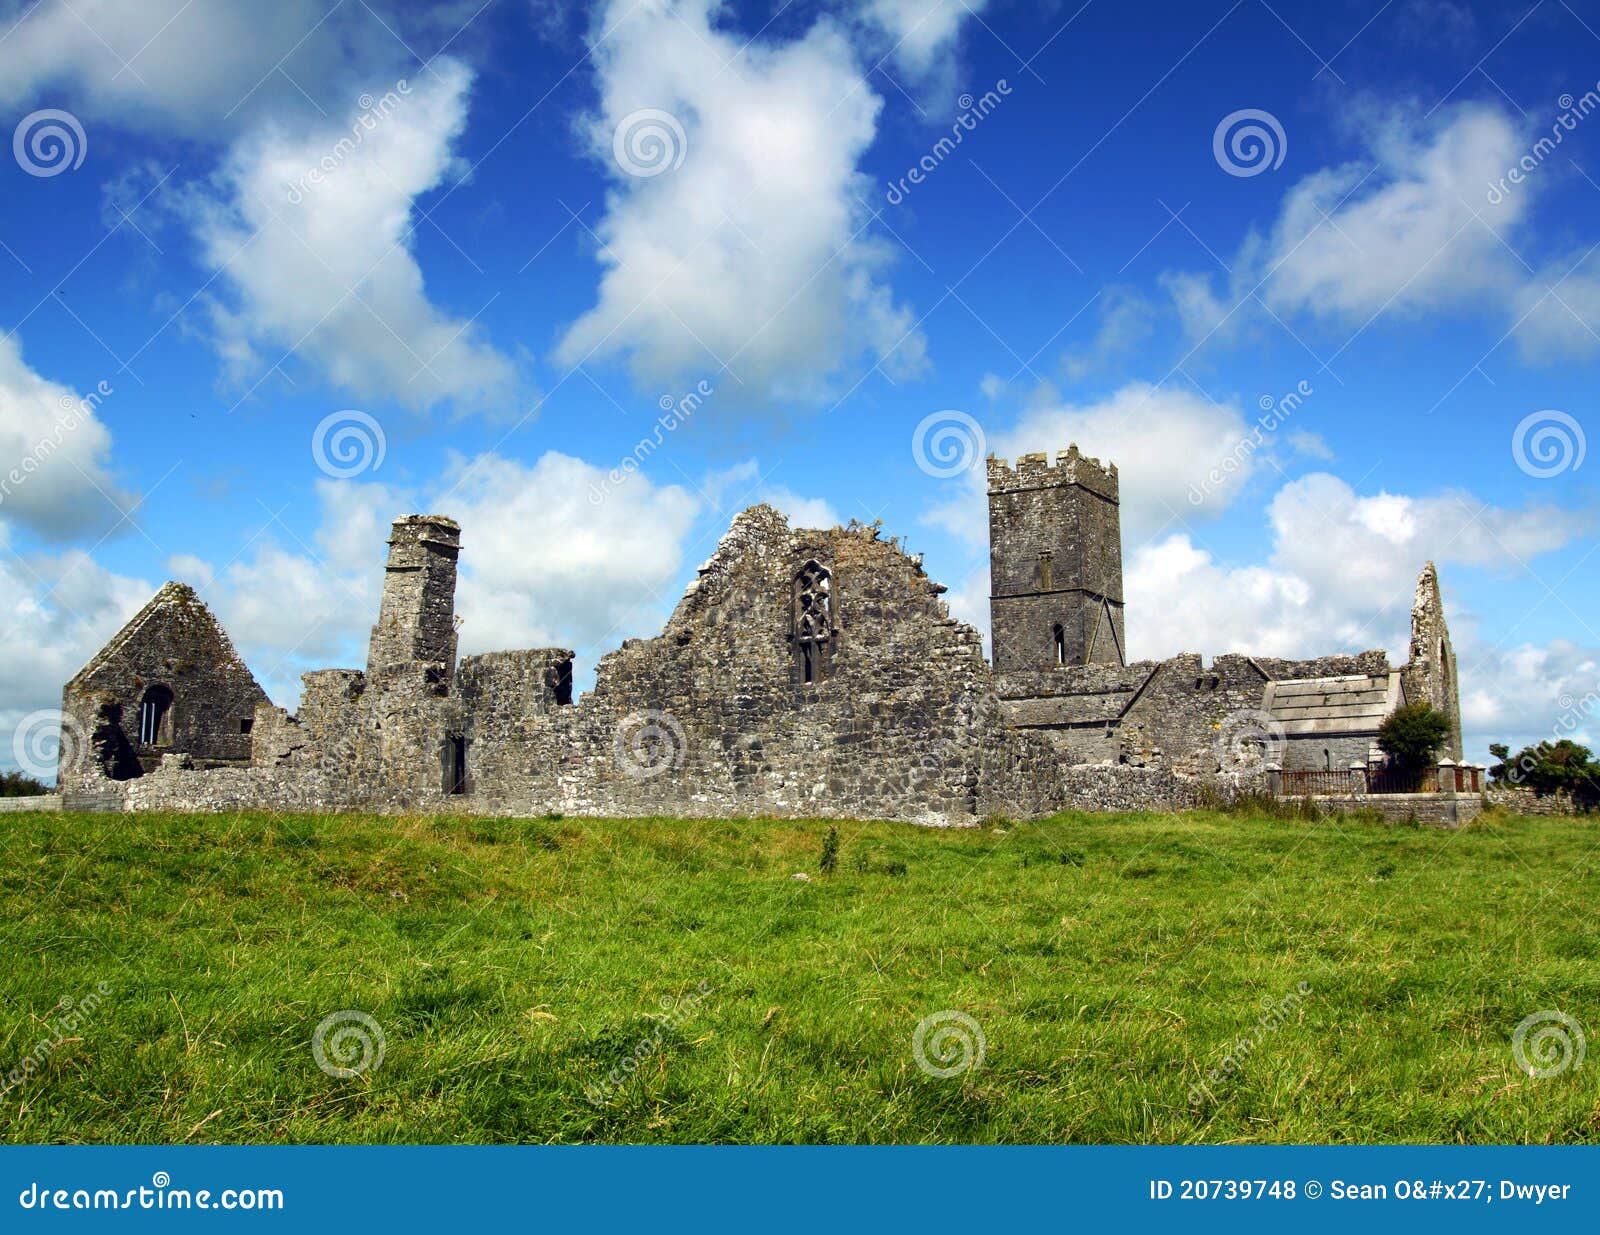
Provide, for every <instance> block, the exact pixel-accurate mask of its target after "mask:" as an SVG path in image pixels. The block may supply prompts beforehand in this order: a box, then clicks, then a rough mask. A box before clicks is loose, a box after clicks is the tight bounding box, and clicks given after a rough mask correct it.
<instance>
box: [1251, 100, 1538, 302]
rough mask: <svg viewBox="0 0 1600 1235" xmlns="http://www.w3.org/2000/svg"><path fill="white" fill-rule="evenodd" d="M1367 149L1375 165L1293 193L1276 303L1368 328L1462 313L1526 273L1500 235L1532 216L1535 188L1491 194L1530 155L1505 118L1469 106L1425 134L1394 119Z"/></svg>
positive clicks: (1279, 230) (1281, 244)
mask: <svg viewBox="0 0 1600 1235" xmlns="http://www.w3.org/2000/svg"><path fill="white" fill-rule="evenodd" d="M1370 144H1371V151H1372V159H1371V160H1369V161H1366V162H1364V163H1350V164H1346V165H1345V166H1343V167H1335V168H1328V169H1325V170H1322V171H1319V172H1316V173H1314V174H1313V175H1310V176H1308V177H1306V178H1305V179H1304V180H1301V181H1300V182H1299V183H1298V184H1296V185H1295V186H1294V188H1293V189H1291V190H1290V192H1289V194H1288V196H1287V197H1286V198H1285V201H1284V205H1283V209H1282V211H1281V212H1280V214H1279V216H1278V220H1277V223H1276V225H1275V226H1274V228H1273V231H1272V236H1271V238H1270V241H1269V243H1268V244H1267V247H1266V251H1265V253H1264V254H1263V260H1264V261H1265V262H1266V263H1267V265H1268V269H1269V270H1270V275H1269V277H1268V279H1267V286H1266V289H1265V294H1266V298H1267V300H1268V302H1269V303H1271V304H1272V305H1273V306H1274V307H1276V308H1279V309H1285V310H1298V311H1305V312H1310V313H1315V314H1320V315H1323V316H1327V317H1335V318H1338V319H1340V320H1343V321H1347V322H1351V321H1353V322H1356V323H1359V322H1361V321H1362V320H1364V319H1365V318H1368V317H1370V316H1372V315H1373V314H1375V313H1378V312H1379V311H1382V310H1388V311H1391V312H1401V313H1404V312H1417V311H1424V310H1437V309H1441V308H1444V309H1454V308H1459V307H1461V306H1463V305H1469V304H1472V303H1473V302H1474V301H1475V300H1476V299H1477V298H1478V297H1481V296H1483V295H1484V294H1485V293H1492V292H1498V291H1501V290H1503V289H1504V288H1505V287H1506V285H1507V283H1508V281H1511V280H1514V279H1515V278H1516V277H1517V273H1516V272H1517V269H1518V268H1519V263H1518V262H1517V259H1516V257H1515V256H1513V255H1512V253H1510V252H1508V251H1507V249H1506V248H1505V246H1504V245H1503V244H1502V243H1501V240H1500V239H1499V237H1500V236H1508V235H1510V234H1511V233H1512V232H1513V231H1514V230H1515V229H1516V227H1517V226H1518V224H1520V223H1521V222H1522V221H1523V220H1524V219H1526V218H1527V216H1528V213H1529V206H1530V203H1531V196H1532V195H1531V192H1520V193H1512V194H1508V195H1501V198H1500V201H1499V202H1498V203H1494V202H1491V201H1490V200H1489V199H1488V197H1487V195H1486V192H1485V186H1486V185H1488V184H1490V183H1492V182H1493V181H1495V180H1497V179H1498V178H1499V177H1500V176H1501V175H1503V174H1504V172H1505V169H1506V168H1507V167H1509V166H1510V165H1511V164H1512V163H1513V162H1515V160H1516V159H1517V158H1518V156H1519V155H1521V153H1522V149H1523V138H1522V136H1521V134H1520V133H1519V132H1518V129H1517V127H1516V126H1515V125H1513V124H1512V122H1511V121H1510V120H1509V119H1508V118H1507V117H1506V116H1505V114H1504V113H1502V112H1501V111H1500V110H1499V109H1498V108H1494V107H1488V106H1479V105H1468V106H1463V107H1461V108H1458V109H1457V110H1456V111H1454V112H1453V113H1450V114H1449V118H1448V120H1446V122H1445V123H1443V124H1442V125H1441V126H1439V127H1438V128H1436V129H1432V130H1428V131H1418V128H1417V125H1416V123H1415V122H1413V121H1411V120H1410V119H1409V118H1408V117H1406V116H1404V115H1395V116H1391V117H1387V118H1385V119H1384V120H1382V121H1379V122H1377V123H1376V125H1375V126H1374V128H1373V130H1372V132H1371V135H1370ZM1374 163H1375V164H1376V167H1375V168H1374V166H1373V165H1374Z"/></svg>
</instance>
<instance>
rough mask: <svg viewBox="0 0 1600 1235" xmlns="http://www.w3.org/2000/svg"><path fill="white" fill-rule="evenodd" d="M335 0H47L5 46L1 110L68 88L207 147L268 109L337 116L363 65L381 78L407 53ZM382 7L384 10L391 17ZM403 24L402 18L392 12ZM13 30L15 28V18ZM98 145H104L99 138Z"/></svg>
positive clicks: (79, 102) (115, 113) (114, 112)
mask: <svg viewBox="0 0 1600 1235" xmlns="http://www.w3.org/2000/svg"><path fill="white" fill-rule="evenodd" d="M364 7H365V6H356V5H346V6H339V7H335V8H334V9H332V10H331V11H330V9H329V7H328V5H327V4H326V3H324V0H273V2H272V3H271V4H248V5H246V4H239V3H237V2H236V0H139V3H137V4H129V3H127V2H126V0H71V3H70V4H69V3H65V2H64V0H42V3H39V4H37V5H35V4H17V5H13V6H12V8H13V9H14V10H15V11H14V12H13V13H11V14H8V15H7V16H8V17H14V18H15V19H16V24H15V25H14V26H11V28H10V29H8V31H7V32H6V38H5V39H4V40H3V41H0V105H3V106H4V107H5V108H6V109H7V110H8V111H9V110H10V109H11V108H13V107H15V106H17V105H20V104H23V103H25V102H27V101H28V100H30V99H33V98H36V97H38V96H39V95H40V94H41V93H43V92H45V91H49V90H55V91H62V90H64V91H66V92H67V93H68V94H70V95H71V97H72V100H73V104H72V105H73V106H74V107H75V108H76V109H78V110H79V111H80V112H82V113H83V114H84V117H85V118H91V119H103V120H105V121H106V122H108V123H115V124H117V125H119V126H126V127H139V128H148V129H153V130H157V131H160V132H163V133H174V134H178V135H180V136H184V137H189V138H194V139H197V140H200V141H207V142H209V141H214V140H216V139H217V138H218V136H219V135H226V134H228V133H232V132H236V131H238V130H239V129H241V128H243V127H245V126H246V125H248V124H251V123H253V122H254V120H255V118H256V117H257V116H259V114H260V113H261V112H262V111H263V110H271V111H285V110H287V111H290V112H294V113H297V114H298V113H301V112H312V113H314V111H315V108H316V107H321V108H323V109H337V108H338V106H339V104H340V102H341V101H342V102H343V103H345V104H348V103H350V102H351V101H353V99H354V97H355V96H354V94H349V95H348V96H346V95H345V94H344V92H345V91H346V90H348V87H349V83H350V78H351V72H350V70H351V68H352V66H355V67H356V68H357V70H358V71H370V72H372V73H375V74H381V73H384V72H389V71H392V69H393V67H394V66H396V65H397V64H399V63H401V59H400V56H401V54H402V53H403V49H402V48H400V47H399V46H398V44H396V43H395V41H394V39H393V37H392V36H391V35H388V34H387V33H386V32H385V31H384V30H383V28H382V27H381V26H380V25H379V24H378V21H377V19H376V18H374V17H373V16H370V15H369V14H368V13H366V12H363V8H364ZM389 7H390V6H389V5H388V4H386V3H383V2H382V0H374V8H375V9H376V11H378V12H380V13H382V12H386V11H387V10H389ZM386 20H388V21H390V22H391V23H394V22H396V21H397V18H396V15H395V14H394V13H392V12H388V14H387V18H386ZM8 24H9V23H8ZM91 140H92V138H91Z"/></svg>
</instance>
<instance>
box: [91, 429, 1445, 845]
mask: <svg viewBox="0 0 1600 1235" xmlns="http://www.w3.org/2000/svg"><path fill="white" fill-rule="evenodd" d="M989 478H990V487H991V507H990V515H991V534H992V537H993V542H994V543H993V551H992V556H993V561H994V593H993V595H994V600H993V624H994V630H995V652H994V660H995V666H994V667H993V668H991V666H990V664H989V663H988V662H987V661H986V660H985V659H984V656H983V649H982V642H981V638H980V636H979V634H978V632H977V631H976V630H974V629H973V628H972V627H970V626H967V625H965V624H964V623H961V622H958V621H955V620H953V619H952V618H951V617H950V615H949V612H948V609H947V608H946V606H945V604H944V602H943V600H942V599H941V594H942V593H943V592H944V588H943V586H942V585H940V584H938V583H936V582H934V581H932V580H931V579H929V578H928V576H927V575H926V574H925V573H924V571H923V569H922V564H921V560H920V559H919V558H914V557H911V556H908V555H907V554H906V553H904V552H903V551H902V550H901V548H900V547H899V545H898V543H897V542H896V541H894V540H892V539H891V540H885V539H883V538H882V537H881V535H880V534H879V532H878V530H877V529H876V528H875V527H862V526H858V525H854V524H853V525H851V526H850V527H848V528H838V527H836V528H832V529H826V530H823V529H797V528H791V527H790V526H789V525H788V523H787V521H786V520H785V519H784V518H783V516H782V515H780V514H779V513H778V512H777V511H775V510H773V509H771V508H770V507H767V506H757V507H754V508H752V509H750V510H747V511H745V512H743V513H742V514H740V515H739V516H737V517H736V518H735V519H734V521H733V524H732V526H731V527H730V529H729V531H728V533H727V534H726V535H725V536H724V538H723V540H722V542H721V544H720V545H719V546H718V548H717V550H716V552H715V553H714V554H713V555H712V557H711V558H710V560H708V561H707V562H706V563H705V564H704V565H703V566H702V567H701V568H700V570H699V573H698V577H697V578H696V579H695V581H694V582H693V583H691V584H690V586H689V588H688V590H687V592H686V593H685V594H684V596H683V599H682V600H681V601H680V602H679V604H678V606H677V609H676V610H675V611H674V613H673V614H672V616H671V618H670V619H669V620H668V622H667V624H666V627H665V629H664V630H663V631H662V633H661V634H659V635H658V636H656V637H655V638H652V639H631V640H628V641H626V642H624V643H623V645H622V646H621V647H620V648H618V649H616V650H615V651H613V652H611V653H609V654H608V655H606V656H605V657H603V658H602V659H601V661H600V663H599V665H598V666H597V670H596V680H595V687H594V689H593V690H592V691H589V692H588V693H586V694H584V695H583V696H582V697H581V698H578V699H575V698H574V696H573V689H572V678H573V653H572V652H571V651H570V650H568V649H564V648H530V649H523V650H517V651H506V652H489V653H484V654H481V655H475V656H468V657H465V658H463V659H461V660H460V661H459V662H458V661H457V656H456V618H455V612H454V593H455V580H456V565H457V559H458V556H459V554H460V553H462V552H467V553H470V552H471V544H470V537H471V532H470V529H468V530H467V536H466V545H465V547H464V546H463V538H462V529H461V528H459V527H458V526H457V525H456V523H455V522H454V521H452V520H450V519H448V518H445V517H442V516H435V515H408V516H405V517H403V518H400V519H398V520H396V522H395V524H394V528H393V531H392V533H391V537H390V540H389V556H388V562H387V566H386V570H385V577H384V588H383V595H382V600H381V602H380V606H379V613H378V620H377V623H376V625H375V626H374V627H373V630H372V638H371V641H370V645H369V650H368V660H367V665H366V667H365V669H361V670H356V669H329V670H321V671H317V672H314V673H308V674H306V675H305V676H304V678H303V683H304V690H303V693H302V697H301V702H300V708H299V711H298V712H297V713H296V714H294V715H290V714H288V713H287V712H285V711H284V710H283V709H280V708H276V707H274V706H273V705H272V704H271V703H270V702H268V701H267V699H266V697H265V696H264V694H262V692H261V690H260V688H259V686H257V685H256V683H255V680H254V678H253V677H251V676H250V674H249V671H248V669H246V668H245V667H244V665H243V664H242V662H240V661H239V660H238V658H237V656H235V655H234V654H233V650H232V647H231V645H230V644H228V642H227V637H226V635H225V634H223V633H222V631H221V629H220V627H218V626H217V624H216V623H215V621H214V619H212V618H211V615H210V614H209V612H207V611H206V610H205V607H204V606H203V605H202V604H200V602H199V600H198V598H196V597H195V596H194V595H193V593H192V592H190V591H189V590H188V589H186V588H181V587H180V585H177V584H168V585H167V586H166V587H164V588H163V589H162V591H161V592H160V593H158V594H157V597H156V598H155V600H153V601H152V602H151V604H150V606H147V608H146V609H145V610H144V611H143V612H141V614H140V615H139V616H138V617H136V618H135V619H134V620H133V622H131V623H129V626H128V627H127V628H125V629H124V630H123V631H122V632H121V633H119V635H118V636H117V637H116V638H115V639H113V640H112V642H111V644H109V645H108V646H107V648H106V650H105V651H103V652H102V653H101V654H100V655H99V656H97V657H96V658H95V660H94V661H92V662H91V663H90V665H89V666H88V667H87V668H86V669H85V670H84V672H83V673H80V674H79V675H78V677H76V678H74V679H73V682H72V683H70V684H69V685H68V687H67V690H66V700H65V701H66V709H67V711H68V713H69V714H70V715H71V716H73V717H75V718H77V720H78V722H79V723H82V724H85V725H88V726H91V727H95V731H96V733H97V734H98V735H99V736H98V737H97V738H96V741H95V743H94V744H93V747H92V749H91V750H90V751H89V752H88V753H87V755H86V756H85V757H84V758H82V759H79V760H77V761H76V762H74V763H72V764H71V765H70V766H63V768H62V772H61V781H62V786H63V790H64V793H65V795H66V799H67V803H68V805H69V806H70V805H73V804H74V803H77V804H80V805H96V806H109V807H121V808H126V809H135V810H137V809H158V808H162V809H215V808H222V807H247V806H256V807H271V808H282V809H304V810H327V809H340V808H366V809H377V810H386V811H404V810H452V811H462V812H481V813H496V814H537V813H548V812H561V813H564V814H572V815H597V816H604V815H622V816H626V815H640V814H671V815H687V816H726V815H735V814H738V815H750V814H756V815H762V814H770V815H781V816H823V817H830V816H831V817H850V816H855V817H884V818H898V819H909V820H913V821H918V822H927V823H970V822H974V821H976V820H979V819H982V818H983V817H985V816H987V815H990V814H1006V815H1019V816H1032V815H1039V814H1044V813H1048V812H1051V811H1055V810H1060V809H1064V808H1080V809H1148V808H1159V807H1179V806H1186V805H1192V804H1194V803H1196V802H1198V801H1201V800H1204V799H1205V798H1207V797H1209V796H1210V795H1212V794H1215V793H1219V792H1220V793H1222V794H1224V795H1226V794H1230V793H1233V792H1237V791H1238V790H1239V789H1241V788H1252V787H1258V786H1259V785H1261V784H1262V783H1263V772H1264V769H1265V768H1266V766H1267V765H1268V764H1269V763H1270V762H1272V761H1274V760H1278V761H1282V762H1283V763H1284V764H1285V766H1294V764H1295V759H1296V756H1295V754H1294V751H1295V748H1296V746H1297V745H1301V746H1304V745H1305V743H1304V742H1302V741H1301V738H1302V737H1303V736H1306V735H1305V734H1303V733H1299V732H1296V731H1295V726H1299V728H1300V729H1302V730H1306V731H1307V732H1308V733H1309V735H1310V737H1311V739H1312V740H1313V744H1314V745H1316V746H1317V747H1318V749H1319V750H1320V751H1321V752H1322V753H1321V755H1320V756H1317V757H1320V758H1324V759H1326V758H1331V757H1332V756H1331V754H1330V753H1329V752H1330V750H1331V748H1333V747H1337V749H1338V757H1339V758H1340V759H1346V757H1347V756H1348V755H1351V754H1352V753H1353V752H1355V751H1357V750H1359V751H1360V752H1361V753H1362V754H1363V756H1364V755H1365V754H1366V753H1367V750H1368V747H1369V746H1370V734H1369V733H1368V732H1367V730H1366V729H1365V728H1363V726H1369V725H1370V723H1371V721H1370V716H1369V715H1368V713H1370V712H1371V711H1372V708H1371V705H1370V703H1369V704H1367V705H1365V706H1366V711H1365V712H1361V713H1360V714H1359V715H1358V714H1357V713H1356V711H1354V710H1351V709H1350V708H1348V707H1347V705H1346V701H1347V699H1350V698H1356V697H1357V696H1359V697H1360V698H1362V699H1368V700H1370V699H1371V698H1372V692H1371V691H1367V690H1365V689H1364V684H1368V683H1370V682H1376V681H1383V682H1388V681H1389V679H1390V677H1391V676H1393V677H1394V680H1395V681H1396V683H1399V682H1401V681H1404V683H1405V686H1404V691H1405V696H1406V697H1428V698H1430V699H1434V700H1435V701H1436V702H1437V703H1438V705H1439V706H1442V707H1445V708H1446V710H1448V711H1450V714H1451V715H1452V716H1454V715H1457V714H1458V709H1456V708H1455V706H1454V691H1455V680H1454V673H1453V661H1446V660H1441V659H1440V655H1441V654H1440V652H1439V649H1440V648H1441V647H1442V648H1444V649H1445V653H1444V654H1445V655H1448V631H1447V630H1446V629H1445V627H1444V618H1443V612H1442V608H1441V607H1440V606H1439V603H1438V590H1437V580H1436V578H1434V576H1433V574H1432V568H1431V567H1429V569H1428V570H1427V571H1426V572H1424V584H1425V585H1427V588H1428V589H1431V590H1428V591H1427V594H1426V595H1424V589H1421V588H1419V593H1418V609H1417V612H1416V614H1414V623H1413V624H1414V628H1415V630H1416V632H1417V633H1416V634H1415V636H1414V638H1413V656H1414V662H1415V663H1413V664H1411V665H1408V666H1406V667H1405V669H1404V670H1403V671H1392V670H1391V669H1390V666H1389V665H1388V661H1387V658H1386V657H1385V656H1384V654H1383V653H1382V652H1366V653H1362V654H1361V655H1360V656H1340V657H1331V658H1325V659H1323V660H1319V661H1306V662H1285V661H1277V660H1271V659H1267V658H1259V657H1258V658H1252V657H1249V656H1238V655H1234V656H1221V657H1218V658H1217V659H1216V660H1215V661H1213V662H1212V663H1211V664H1210V665H1209V666H1208V665H1206V664H1205V663H1204V662H1203V661H1202V660H1201V658H1200V657H1199V656H1197V655H1192V654H1186V655H1183V656H1178V657H1174V658H1173V659H1171V660H1168V661H1164V662H1159V663H1158V662H1145V663H1138V664H1131V665H1130V664H1126V663H1125V656H1124V652H1123V648H1124V646H1125V639H1124V630H1123V623H1124V614H1123V598H1122V567H1121V552H1120V533H1119V531H1118V527H1119V523H1118V501H1119V494H1118V489H1117V477H1116V471H1115V469H1114V468H1102V467H1101V465H1100V464H1099V463H1098V462H1097V461H1096V460H1093V459H1088V458H1086V457H1084V456H1082V455H1080V454H1079V453H1078V451H1077V449H1076V448H1073V449H1072V450H1071V451H1068V452H1065V453H1063V454H1061V455H1059V456H1058V457H1057V459H1056V461H1055V463H1054V464H1053V465H1052V464H1051V463H1049V462H1048V461H1047V460H1046V459H1045V457H1044V456H1042V455H1034V456H1025V457H1024V458H1023V459H1021V460H1019V461H1018V464H1017V466H1016V467H1015V468H1012V467H1009V466H1007V465H1006V464H1004V463H1002V462H1000V461H997V460H991V461H990V463H989ZM1419 640H1420V641H1421V642H1420V643H1419ZM1419 647H1420V648H1421V649H1422V653H1421V654H1419V653H1418V652H1417V649H1418V648H1419ZM1444 666H1448V668H1445V667H1444ZM1363 675H1365V676H1363ZM1335 681H1337V682H1345V683H1347V685H1341V686H1329V685H1326V683H1328V682H1335ZM1286 683H1288V684H1293V686H1292V689H1288V691H1287V694H1286V696H1285V697H1289V696H1292V699H1291V703H1292V705H1293V706H1292V707H1287V706H1286V708H1285V709H1281V710H1282V711H1283V714H1284V715H1285V716H1288V717H1289V719H1288V720H1284V721H1280V720H1278V712H1275V711H1273V710H1271V708H1269V706H1268V705H1269V703H1270V702H1271V700H1272V699H1273V697H1274V691H1275V690H1277V689H1279V688H1283V687H1284V684H1286ZM151 684H155V685H157V686H158V687H160V689H161V690H165V691H168V692H170V695H169V696H167V698H168V699H169V702H168V704H167V711H166V713H164V716H163V718H162V722H161V723H164V724H165V726H166V727H165V728H160V727H159V725H158V726H157V728H158V729H159V732H157V731H154V730H151V731H149V732H146V733H143V734H142V735H141V736H142V737H147V738H149V739H150V740H149V741H135V740H134V739H133V737H132V736H131V735H132V733H133V731H132V730H130V729H129V725H130V723H131V722H130V720H129V717H130V715H131V713H130V709H133V711H134V712H137V711H139V709H140V708H141V707H142V706H143V703H142V701H143V699H144V694H145V692H148V691H149V689H150V687H151ZM1399 689H1400V688H1399V686H1397V687H1396V691H1398V690H1399ZM157 697H158V699H159V698H161V697H162V696H161V695H160V693H159V691H158V695H157ZM1396 697H1397V698H1398V697H1399V696H1398V694H1397V695H1396ZM1385 698H1387V696H1385ZM1307 704H1310V705H1311V706H1309V707H1308V706H1306V705H1307ZM144 719H145V721H149V720H150V719H151V718H150V715H149V714H148V713H146V714H145V715H144ZM147 728H148V726H147ZM119 734H120V738H119ZM124 740H125V742H126V744H127V745H130V746H131V747H132V748H133V760H132V761H131V762H130V761H129V760H128V759H127V758H126V752H125V751H123V750H122V745H123V742H124ZM1323 748H1328V749H1323ZM1457 749H1459V747H1457ZM1312 758H1313V756H1311V755H1307V756H1306V759H1307V760H1308V761H1309V760H1311V759H1312ZM1316 766H1319V767H1320V766H1322V765H1321V764H1320V763H1318V764H1317V765H1316Z"/></svg>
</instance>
